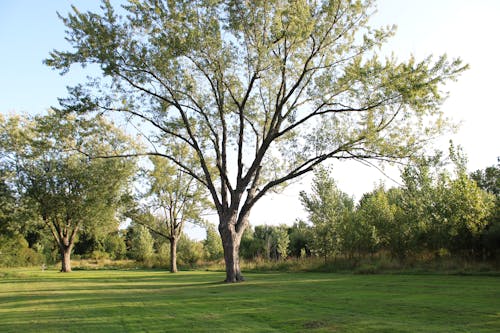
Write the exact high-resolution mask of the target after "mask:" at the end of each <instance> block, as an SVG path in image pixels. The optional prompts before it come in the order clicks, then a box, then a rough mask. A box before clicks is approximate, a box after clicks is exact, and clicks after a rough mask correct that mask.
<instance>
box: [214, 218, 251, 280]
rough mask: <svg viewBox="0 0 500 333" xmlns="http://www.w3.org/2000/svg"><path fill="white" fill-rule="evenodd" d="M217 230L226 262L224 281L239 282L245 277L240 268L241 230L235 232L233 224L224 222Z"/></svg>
mask: <svg viewBox="0 0 500 333" xmlns="http://www.w3.org/2000/svg"><path fill="white" fill-rule="evenodd" d="M219 232H220V235H221V238H222V247H223V249H224V261H225V263H226V279H225V280H224V281H225V282H228V283H233V282H241V281H244V280H245V279H244V278H243V275H242V274H241V269H240V254H239V251H240V243H241V236H242V234H243V231H240V232H236V230H235V227H234V224H231V223H224V224H220V225H219Z"/></svg>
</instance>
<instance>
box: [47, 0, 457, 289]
mask: <svg viewBox="0 0 500 333" xmlns="http://www.w3.org/2000/svg"><path fill="white" fill-rule="evenodd" d="M373 6H374V1H370V0H367V1H358V0H356V1H355V0H349V1H202V0H195V1H185V0H183V1H157V0H143V1H135V0H134V1H132V0H130V1H129V2H128V3H127V4H126V5H125V6H123V10H124V11H125V12H126V13H125V14H124V15H119V14H118V13H116V12H115V10H114V9H113V6H112V5H111V2H110V1H109V0H105V1H103V5H102V13H91V12H89V13H83V12H80V11H78V10H77V9H76V8H75V9H74V12H73V13H71V14H69V15H68V16H67V17H61V18H62V20H63V22H64V24H65V25H66V29H67V36H66V38H67V40H68V42H69V43H70V46H71V49H70V51H53V52H51V54H50V57H49V59H47V60H46V64H48V65H49V66H51V67H53V68H56V69H59V70H61V71H62V72H63V73H65V72H67V71H68V70H70V68H71V67H72V65H73V64H80V65H82V66H83V67H85V66H86V65H97V66H95V67H94V66H92V68H99V69H100V70H101V72H102V75H103V76H105V77H106V78H109V80H108V79H105V80H90V82H89V84H88V85H86V86H84V85H79V86H76V87H74V88H72V89H70V93H71V96H70V97H69V98H68V99H66V100H65V101H64V102H63V106H64V108H65V109H67V110H70V111H76V112H81V113H83V112H88V111H98V112H103V111H105V112H110V113H115V114H116V113H120V114H123V115H124V116H125V117H126V119H127V120H129V121H131V122H134V125H137V126H138V125H140V122H146V124H147V125H146V126H143V127H142V128H141V130H142V133H144V135H145V136H147V139H148V142H150V143H151V145H152V149H151V151H150V153H151V154H154V155H158V156H163V157H164V158H166V159H169V160H171V161H172V162H173V163H175V164H176V165H177V166H178V167H180V168H182V169H183V170H184V172H186V173H187V174H189V175H191V176H192V177H194V178H196V179H197V180H198V181H199V182H200V183H201V184H203V185H204V186H205V187H206V189H207V191H208V192H209V193H210V195H211V199H212V201H213V204H214V207H215V208H216V210H217V213H218V216H219V232H220V235H221V237H222V242H223V247H224V258H225V263H226V281H227V282H237V281H241V280H243V276H242V274H241V270H240V267H239V248H240V243H241V238H242V236H243V233H244V231H245V229H246V228H247V226H248V219H249V216H250V211H251V209H252V208H253V207H254V206H255V204H256V203H257V202H258V201H259V200H260V199H261V198H262V197H263V196H264V195H265V194H267V193H269V192H270V191H272V190H273V189H276V188H277V187H278V186H284V185H286V184H287V182H289V181H290V180H292V179H294V178H297V177H301V176H303V175H304V174H306V173H308V172H311V171H312V170H313V169H314V167H315V166H317V165H319V164H320V163H322V162H324V161H326V160H328V159H358V160H359V159H361V160H362V159H375V160H395V159H400V158H406V157H408V156H409V155H411V154H412V153H415V152H416V151H418V150H419V149H420V148H422V147H423V146H427V145H428V139H429V138H431V137H433V136H434V135H435V134H436V133H439V132H440V131H442V130H443V126H442V125H443V117H442V113H441V111H440V110H439V105H440V102H441V101H442V98H443V97H444V95H443V94H441V93H440V91H439V89H440V86H441V85H442V84H443V83H445V82H447V81H448V80H450V79H455V78H456V77H457V75H458V74H459V73H460V72H462V71H463V70H464V69H465V67H466V66H463V65H462V64H461V62H460V61H459V60H453V61H451V62H449V61H448V60H447V58H446V57H445V56H442V57H440V58H438V59H437V61H435V62H434V61H433V60H432V58H431V57H428V58H425V59H424V60H423V61H417V60H415V59H414V58H413V57H412V58H410V59H408V61H406V62H401V61H398V60H397V59H395V58H394V57H389V58H387V57H386V58H382V57H380V56H379V55H378V50H379V48H380V46H382V45H383V44H384V43H385V42H386V41H387V40H388V39H389V37H391V36H392V35H393V34H394V29H393V28H390V27H388V28H381V29H372V28H371V27H369V25H368V20H369V17H370V14H371V13H372V12H374V10H373ZM110 83H111V84H110ZM135 121H136V122H135ZM149 130H151V131H149ZM162 142H163V143H164V142H168V143H169V144H182V145H187V146H188V147H189V152H190V155H191V156H193V157H194V158H196V161H197V164H196V167H191V166H187V165H185V164H184V161H183V160H180V159H178V158H176V156H175V155H172V154H171V153H170V152H169V151H168V149H164V147H162V146H161V143H162ZM157 144H159V145H157ZM211 166H215V167H216V168H215V169H213V168H211Z"/></svg>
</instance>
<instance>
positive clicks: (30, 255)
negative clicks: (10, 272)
mask: <svg viewBox="0 0 500 333" xmlns="http://www.w3.org/2000/svg"><path fill="white" fill-rule="evenodd" d="M42 263H43V256H42V255H41V254H39V253H37V252H35V251H34V250H33V249H31V248H29V247H28V242H27V241H26V240H25V239H24V237H23V236H22V235H20V234H15V235H13V236H8V235H2V234H0V267H23V266H33V265H41V264H42Z"/></svg>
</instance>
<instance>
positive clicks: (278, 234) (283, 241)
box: [273, 225, 290, 259]
mask: <svg viewBox="0 0 500 333" xmlns="http://www.w3.org/2000/svg"><path fill="white" fill-rule="evenodd" d="M273 231H274V238H275V239H276V252H277V254H278V256H279V258H280V259H286V258H287V257H288V246H289V244H290V236H289V235H288V228H287V226H286V225H281V226H278V227H276V228H274V229H273Z"/></svg>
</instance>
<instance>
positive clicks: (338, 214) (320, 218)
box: [300, 168, 354, 261]
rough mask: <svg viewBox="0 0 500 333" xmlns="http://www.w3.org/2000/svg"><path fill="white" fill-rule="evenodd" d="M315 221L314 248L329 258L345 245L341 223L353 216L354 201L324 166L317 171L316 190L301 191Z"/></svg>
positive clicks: (314, 250)
mask: <svg viewBox="0 0 500 333" xmlns="http://www.w3.org/2000/svg"><path fill="white" fill-rule="evenodd" d="M300 199H301V201H302V204H303V205H304V208H305V209H306V211H307V212H308V213H309V219H310V221H311V223H312V224H313V227H312V229H311V231H312V244H311V250H312V251H313V253H316V254H317V255H319V256H320V257H323V258H324V259H325V261H326V260H327V258H328V257H330V256H332V255H333V254H335V253H338V252H340V251H341V249H342V239H341V236H340V232H341V226H342V225H343V224H346V223H347V221H349V220H350V218H351V215H352V212H353V209H354V201H353V199H352V198H350V197H349V196H348V195H347V194H345V193H343V192H342V191H340V190H339V189H338V188H337V185H336V184H335V181H334V179H333V178H331V177H330V176H329V174H328V171H327V170H326V169H324V168H318V170H317V171H315V177H314V179H313V186H312V193H311V194H310V195H308V194H307V193H306V192H301V193H300Z"/></svg>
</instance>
